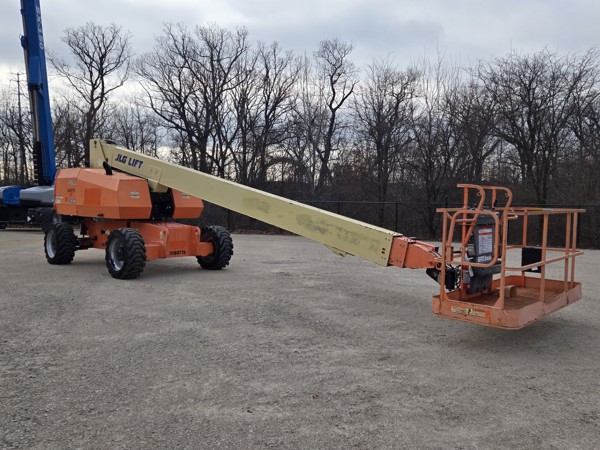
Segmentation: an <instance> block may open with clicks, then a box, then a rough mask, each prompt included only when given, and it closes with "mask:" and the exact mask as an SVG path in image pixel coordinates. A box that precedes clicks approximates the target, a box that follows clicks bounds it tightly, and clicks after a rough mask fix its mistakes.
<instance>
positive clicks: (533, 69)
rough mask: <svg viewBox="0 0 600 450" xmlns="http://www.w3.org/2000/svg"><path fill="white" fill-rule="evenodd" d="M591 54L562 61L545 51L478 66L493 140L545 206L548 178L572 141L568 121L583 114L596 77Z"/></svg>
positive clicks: (548, 187)
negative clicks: (490, 106) (506, 149)
mask: <svg viewBox="0 0 600 450" xmlns="http://www.w3.org/2000/svg"><path fill="white" fill-rule="evenodd" d="M597 65H598V58H597V53H596V52H595V51H590V52H588V53H586V54H584V55H583V56H576V55H567V56H565V57H560V56H558V55H557V54H555V53H551V52H549V51H548V50H543V51H540V52H537V53H534V54H532V55H519V54H517V53H511V54H509V55H508V56H506V57H504V58H500V59H496V60H495V61H494V62H492V63H482V64H481V65H480V66H479V68H478V76H479V79H480V80H481V82H482V83H483V85H484V87H485V89H486V91H487V92H488V93H489V95H490V96H491V98H492V99H493V101H494V105H495V108H494V113H495V115H496V118H497V122H496V126H495V129H494V132H495V134H496V135H497V136H498V137H499V138H501V139H502V140H504V141H505V142H506V143H507V144H509V145H510V146H512V148H513V149H514V162H515V165H516V166H517V168H518V170H519V173H520V174H521V179H522V181H523V182H524V183H526V184H528V185H529V186H531V188H532V189H533V191H534V192H535V199H536V201H537V202H538V203H539V204H546V203H547V201H548V194H549V190H550V184H551V181H552V177H553V176H554V174H555V172H556V170H557V168H558V164H559V161H560V160H561V158H562V154H563V152H564V151H565V149H566V148H567V147H568V145H567V143H568V141H569V139H570V130H569V127H568V124H569V121H570V120H571V118H572V117H573V114H574V112H575V111H576V108H575V105H576V104H577V102H578V101H579V102H583V104H580V105H579V106H578V108H585V103H587V102H588V101H589V100H585V99H590V98H591V97H590V96H589V95H588V93H589V92H590V91H591V90H592V89H593V88H594V86H595V85H596V82H597V76H598V67H597Z"/></svg>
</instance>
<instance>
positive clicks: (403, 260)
mask: <svg viewBox="0 0 600 450" xmlns="http://www.w3.org/2000/svg"><path fill="white" fill-rule="evenodd" d="M437 251H438V248H437V247H436V246H434V245H431V244H426V243H425V242H420V241H417V240H415V239H411V238H408V237H406V236H397V237H395V238H394V240H393V242H392V248H391V250H390V257H389V262H388V264H389V265H390V266H397V267H406V268H409V269H421V268H423V269H429V268H434V267H435V266H436V259H437V258H439V255H438V253H437Z"/></svg>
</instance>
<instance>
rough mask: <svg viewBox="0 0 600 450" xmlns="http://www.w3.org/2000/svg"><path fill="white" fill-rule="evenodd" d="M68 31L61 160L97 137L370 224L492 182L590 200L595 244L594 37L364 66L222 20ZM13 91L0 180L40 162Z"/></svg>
mask: <svg viewBox="0 0 600 450" xmlns="http://www.w3.org/2000/svg"><path fill="white" fill-rule="evenodd" d="M62 41H63V43H64V44H65V45H66V46H67V47H68V49H69V51H70V58H68V59H64V58H60V57H58V56H57V55H56V54H53V53H51V54H50V56H49V61H50V68H51V74H52V82H51V84H52V88H53V89H52V93H51V94H52V112H53V122H54V136H55V142H56V152H57V163H58V165H59V167H74V166H82V165H87V164H89V148H88V145H89V143H88V142H89V139H90V138H92V137H101V138H105V139H110V140H112V141H115V142H117V143H118V144H120V145H123V146H125V147H128V148H130V149H132V150H135V151H139V152H143V153H145V154H149V155H153V156H160V157H162V158H167V159H169V160H171V161H174V162H176V163H178V164H182V165H185V166H188V167H192V168H194V169H197V170H201V171H203V172H207V173H212V174H214V175H217V176H220V177H224V178H228V179H231V180H234V181H237V182H240V183H243V184H246V185H250V186H253V187H257V188H259V189H265V190H269V191H272V192H275V193H278V194H282V193H283V194H284V195H286V196H289V197H292V198H295V199H299V200H304V201H313V202H314V201H322V200H336V201H356V202H360V201H373V202H375V204H376V205H377V207H376V210H375V211H373V212H372V216H371V217H369V218H368V220H370V221H371V222H374V223H377V224H382V225H383V224H385V216H386V208H387V206H386V205H387V203H386V202H390V201H401V202H404V203H406V204H407V205H415V206H414V207H412V209H409V210H407V211H406V213H407V214H412V215H414V216H415V217H416V218H417V219H415V226H416V228H418V229H419V230H420V231H421V234H422V235H425V236H426V237H433V236H435V235H436V232H437V231H438V227H439V221H438V219H437V217H436V213H435V207H436V205H437V206H440V205H443V204H444V203H447V202H452V201H453V200H456V197H455V191H456V189H455V186H456V184H457V183H461V182H463V183H464V182H466V183H478V184H497V185H503V186H507V187H510V188H511V189H513V191H514V192H515V197H516V198H517V199H519V201H520V202H521V203H522V204H524V203H534V204H536V205H540V206H545V205H555V204H561V205H563V204H570V205H590V207H591V209H590V214H591V215H590V218H589V219H588V220H587V221H586V224H587V225H586V230H585V233H584V235H585V236H584V238H585V239H587V241H588V242H587V245H591V246H600V232H599V231H598V228H599V227H598V225H599V223H600V218H599V217H598V216H599V215H600V208H594V205H598V204H599V203H600V181H599V178H598V176H597V174H598V173H599V171H600V139H599V138H600V98H599V92H600V89H599V88H600V84H599V81H600V66H599V61H600V59H599V53H598V50H597V49H595V48H591V49H589V50H588V51H586V52H584V53H581V54H559V53H557V52H553V51H550V50H549V49H547V48H545V49H540V50H539V51H537V52H533V53H527V54H523V53H519V52H510V53H508V54H506V55H504V56H501V57H496V58H490V59H489V60H483V61H479V62H478V63H476V64H473V65H471V66H469V67H457V66H452V65H451V64H448V63H446V62H445V61H444V59H443V57H438V58H437V59H436V60H433V61H432V60H428V59H425V58H423V59H422V60H421V61H418V62H416V63H413V64H410V65H406V64H404V65H401V64H399V63H398V62H397V61H394V60H393V59H391V58H387V59H378V60H374V61H372V62H371V63H370V64H368V65H367V66H366V67H358V66H356V65H355V64H354V63H353V60H352V56H353V55H352V52H353V45H352V44H351V43H348V42H343V41H341V40H339V39H331V40H324V41H322V42H320V43H319V45H318V47H317V48H316V49H315V50H314V52H312V53H311V54H305V55H297V54H294V53H293V52H291V51H289V50H285V49H284V48H282V47H281V46H280V45H279V44H278V43H276V42H273V43H264V42H258V43H254V42H251V41H250V38H249V34H248V31H247V30H246V29H244V28H236V29H225V28H221V27H219V26H217V25H206V26H197V27H194V28H188V27H186V26H184V25H181V24H170V23H168V24H165V25H164V27H163V29H162V32H161V33H160V34H159V35H157V36H156V37H155V40H154V46H153V48H152V49H151V50H150V51H148V52H145V53H142V54H137V55H136V54H135V53H134V51H133V45H132V36H131V34H130V33H129V32H128V31H126V30H124V29H123V28H121V27H120V26H118V25H115V24H112V25H110V26H100V25H97V24H94V23H87V24H85V25H83V26H80V27H75V28H67V29H65V30H64V33H63V36H62ZM22 90H23V89H22V88H21V91H22ZM15 91H16V88H15V83H8V84H6V83H5V86H4V88H3V90H2V91H0V155H1V156H2V169H1V172H0V177H1V181H2V183H3V184H10V183H15V182H20V183H23V182H26V181H27V179H30V178H31V174H32V171H31V169H30V165H31V143H30V136H31V133H30V123H29V122H30V120H29V116H28V115H27V114H24V113H23V112H21V113H19V112H18V111H19V109H18V107H17V106H18V105H17V101H19V100H20V98H21V96H20V95H16V94H15ZM348 213H349V214H351V211H350V212H348Z"/></svg>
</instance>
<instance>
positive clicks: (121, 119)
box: [110, 99, 165, 157]
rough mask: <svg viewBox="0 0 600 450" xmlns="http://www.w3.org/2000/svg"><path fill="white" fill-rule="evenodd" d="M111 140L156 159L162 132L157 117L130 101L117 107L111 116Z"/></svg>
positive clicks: (162, 136) (162, 135)
mask: <svg viewBox="0 0 600 450" xmlns="http://www.w3.org/2000/svg"><path fill="white" fill-rule="evenodd" d="M111 123H112V125H111V127H110V128H111V129H112V134H111V138H112V139H113V140H114V141H116V142H118V143H119V144H121V145H123V146H124V147H126V148H128V149H130V150H134V151H136V152H140V153H143V154H145V155H149V156H154V157H158V148H159V147H160V146H161V144H162V141H163V138H164V134H165V133H164V131H162V130H161V127H160V125H159V120H158V117H157V116H156V115H155V114H154V113H152V112H151V111H148V110H147V109H146V108H143V107H141V106H140V105H138V104H136V103H135V101H133V99H132V101H130V102H127V103H125V104H122V105H119V106H118V107H117V108H116V109H115V111H114V113H113V114H112V115H111Z"/></svg>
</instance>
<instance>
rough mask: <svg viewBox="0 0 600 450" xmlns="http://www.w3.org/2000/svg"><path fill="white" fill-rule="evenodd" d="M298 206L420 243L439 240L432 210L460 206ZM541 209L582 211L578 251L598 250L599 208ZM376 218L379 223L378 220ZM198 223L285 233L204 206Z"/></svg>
mask: <svg viewBox="0 0 600 450" xmlns="http://www.w3.org/2000/svg"><path fill="white" fill-rule="evenodd" d="M302 203H306V204H308V205H311V206H315V207H317V208H321V209H324V210H327V211H331V212H334V213H337V214H341V215H343V216H346V217H351V218H353V219H357V220H360V221H363V222H367V223H371V224H373V225H378V226H381V227H383V228H387V229H390V230H394V231H397V232H399V233H402V234H404V235H406V236H412V237H416V238H418V239H423V240H439V239H440V238H441V216H440V214H438V213H436V212H435V210H436V208H442V207H457V206H460V205H453V204H449V205H446V204H435V205H433V204H423V203H411V202H369V201H306V202H302ZM515 206H519V205H515ZM526 206H535V205H526ZM545 208H582V209H585V210H586V212H585V213H582V214H580V215H579V221H578V222H579V223H578V227H577V235H578V241H577V242H578V246H579V247H581V248H600V205H546V206H545ZM380 217H382V219H383V220H380ZM549 220H550V222H549V228H548V242H549V244H552V245H562V243H563V241H564V236H565V227H566V223H565V219H564V217H562V216H551V217H550V219H549ZM201 223H202V224H203V225H209V224H219V225H223V226H225V227H227V228H228V229H229V230H231V231H233V232H254V233H269V234H279V233H286V231H285V230H281V229H280V228H277V227H273V226H271V225H268V224H265V223H263V222H260V221H258V220H255V219H251V218H249V217H247V216H244V215H241V214H237V213H235V212H232V211H229V210H227V209H224V208H220V207H218V206H215V205H211V204H208V203H207V204H206V209H205V213H204V214H203V216H202V219H201ZM528 230H529V232H528V236H529V239H530V243H531V244H539V240H540V236H541V232H540V230H541V223H540V221H539V220H537V219H536V218H532V219H530V221H529V225H528ZM520 238H521V230H520V228H519V226H518V224H515V226H514V227H513V228H512V229H511V236H510V239H511V240H512V241H515V242H519V241H520ZM536 241H537V242H536Z"/></svg>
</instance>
